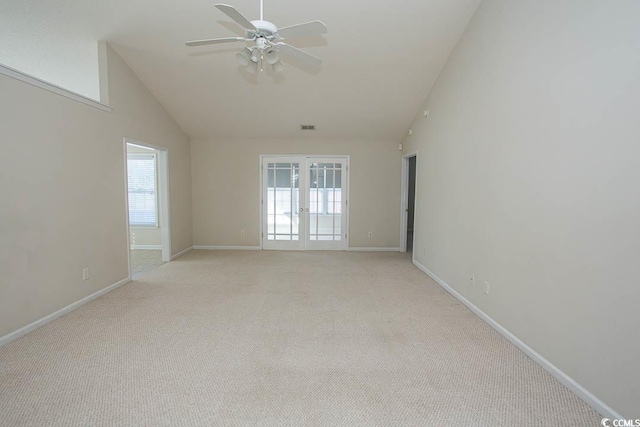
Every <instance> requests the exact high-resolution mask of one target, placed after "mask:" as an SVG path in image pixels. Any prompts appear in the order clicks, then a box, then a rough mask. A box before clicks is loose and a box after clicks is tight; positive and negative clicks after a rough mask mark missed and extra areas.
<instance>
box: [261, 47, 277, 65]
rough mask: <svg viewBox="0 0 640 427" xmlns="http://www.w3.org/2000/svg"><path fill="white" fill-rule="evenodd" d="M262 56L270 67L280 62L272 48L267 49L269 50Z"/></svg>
mask: <svg viewBox="0 0 640 427" xmlns="http://www.w3.org/2000/svg"><path fill="white" fill-rule="evenodd" d="M264 56H265V59H266V61H267V62H268V63H269V64H271V65H273V64H275V63H277V62H279V61H280V58H278V51H277V50H276V49H275V48H273V47H272V48H269V50H267V51H266V52H265V54H264Z"/></svg>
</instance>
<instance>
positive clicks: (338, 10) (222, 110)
mask: <svg viewBox="0 0 640 427" xmlns="http://www.w3.org/2000/svg"><path fill="white" fill-rule="evenodd" d="M216 2H217V1H214V0H181V1H175V0H172V1H169V0H137V1H131V0H130V1H124V0H102V1H101V0H60V1H56V2H42V1H37V0H0V4H2V3H13V4H21V5H25V4H27V3H30V4H31V7H29V8H27V7H24V6H21V8H20V9H21V10H22V13H23V15H25V16H23V17H22V19H21V20H16V18H15V16H14V17H13V21H14V22H17V21H21V25H20V28H22V29H23V30H24V31H27V30H29V31H35V32H38V31H46V32H48V33H49V34H50V33H52V32H53V33H56V34H60V33H65V32H68V33H70V34H73V37H75V38H82V37H84V38H85V39H89V38H92V39H93V40H96V39H106V40H107V41H108V42H109V43H110V44H111V46H113V48H114V49H115V50H116V51H117V52H118V53H119V54H120V55H121V56H122V57H123V58H124V60H125V61H126V62H127V63H128V64H129V66H131V68H132V69H133V70H134V71H135V73H136V74H137V75H138V76H139V77H140V79H141V80H142V81H143V82H144V83H145V84H146V85H147V87H148V88H149V89H150V90H151V91H152V92H153V94H154V95H155V96H156V98H157V99H158V100H159V101H160V102H161V103H162V104H163V105H164V106H165V108H166V109H167V110H168V111H169V113H170V114H171V115H172V116H173V117H174V118H175V120H176V121H177V122H178V124H179V125H180V126H181V127H182V128H183V129H184V131H185V132H186V133H187V134H188V135H189V136H190V137H192V138H199V139H214V138H265V139H276V138H287V139H292V138H299V137H302V134H301V132H300V130H299V126H300V124H315V125H317V129H318V130H317V131H316V132H315V133H313V137H314V138H327V139H333V138H336V139H337V138H340V139H400V138H401V137H402V136H403V135H404V133H405V132H406V130H407V127H408V126H409V124H410V123H411V121H412V119H413V117H414V115H415V114H416V112H417V109H418V108H419V107H420V105H421V103H422V102H423V101H424V99H425V98H426V96H427V94H428V91H429V90H430V88H431V86H432V84H433V83H434V81H435V79H436V77H437V75H438V73H439V71H440V69H441V68H442V66H443V65H444V63H445V61H446V59H447V57H448V56H449V54H450V53H451V51H452V49H453V48H454V46H455V44H456V42H457V41H458V39H459V37H460V36H461V34H462V32H463V31H464V29H465V27H466V25H467V23H468V22H469V20H470V18H471V16H472V15H473V12H474V11H475V9H476V7H477V5H478V3H479V2H480V0H405V1H403V2H397V1H381V0H370V1H352V0H347V1H345V0H325V1H322V2H319V1H315V2H314V1H309V0H298V1H291V0H286V1H285V0H265V5H264V13H265V16H264V18H265V20H268V21H271V22H273V23H275V24H276V25H277V26H280V27H284V26H288V25H293V24H297V23H301V22H306V21H311V20H316V19H319V20H321V21H323V22H324V23H325V24H326V25H327V27H328V29H329V32H328V34H326V35H325V36H323V37H315V38H309V39H299V40H287V42H288V43H290V44H292V45H294V46H297V47H300V48H303V49H304V50H306V51H307V52H309V53H311V54H313V55H315V56H317V57H319V58H322V59H323V60H324V62H323V65H322V67H321V69H320V70H308V69H307V70H303V69H300V68H297V67H296V66H295V64H294V63H292V62H285V58H282V59H283V63H284V66H285V70H284V72H282V73H281V75H279V76H273V75H271V74H270V73H269V72H263V73H261V74H260V75H259V76H258V78H256V77H255V76H252V75H248V74H246V73H245V72H241V71H240V68H239V65H238V63H237V62H236V59H235V54H236V52H238V51H240V50H241V49H242V47H243V45H242V43H238V44H227V45H215V46H203V47H195V48H189V47H186V46H185V45H184V42H185V41H187V40H194V39H203V38H216V37H229V36H237V35H242V33H241V30H240V28H239V27H238V26H237V25H236V24H234V23H233V22H232V21H231V20H230V19H229V18H228V17H226V16H225V15H224V14H223V13H222V12H220V11H219V10H218V9H216V8H215V7H214V3H216ZM221 2H223V3H227V4H231V5H233V6H234V7H236V9H238V10H239V11H240V12H242V13H243V14H244V15H245V16H247V17H248V18H249V19H250V20H253V19H258V18H259V10H260V9H259V0H221ZM14 9H15V8H14ZM16 13H18V12H16ZM14 14H15V13H14ZM25 22H26V24H25ZM43 22H46V23H47V25H45V26H44V28H43V25H42V23H43ZM29 23H30V25H29ZM71 29H73V30H71ZM70 37H71V36H70ZM40 38H41V39H43V38H47V36H46V34H42V35H41V37H40Z"/></svg>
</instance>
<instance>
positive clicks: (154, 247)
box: [131, 245, 162, 249]
mask: <svg viewBox="0 0 640 427" xmlns="http://www.w3.org/2000/svg"><path fill="white" fill-rule="evenodd" d="M131 249H162V245H131Z"/></svg>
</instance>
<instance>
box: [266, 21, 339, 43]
mask: <svg viewBox="0 0 640 427" xmlns="http://www.w3.org/2000/svg"><path fill="white" fill-rule="evenodd" d="M320 34H327V26H326V25H324V23H323V22H322V21H311V22H305V23H304V24H297V25H291V26H289V27H284V28H279V29H278V35H279V36H280V37H282V38H283V39H292V38H295V37H308V36H318V35H320Z"/></svg>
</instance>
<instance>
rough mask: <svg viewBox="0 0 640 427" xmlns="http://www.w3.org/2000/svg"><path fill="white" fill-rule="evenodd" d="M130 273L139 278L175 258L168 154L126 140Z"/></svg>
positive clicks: (152, 147)
mask: <svg viewBox="0 0 640 427" xmlns="http://www.w3.org/2000/svg"><path fill="white" fill-rule="evenodd" d="M124 146H125V161H126V168H125V171H126V180H125V182H126V192H127V198H126V200H127V232H128V237H129V248H128V249H129V271H130V276H131V277H132V278H133V279H135V278H138V277H140V276H142V275H144V274H146V273H148V272H150V271H152V270H155V269H156V268H158V267H160V266H161V265H162V264H164V263H165V262H168V261H169V260H170V259H171V243H170V228H169V225H170V224H169V188H168V182H169V181H168V153H167V150H166V149H164V148H162V147H157V146H152V145H149V144H144V143H141V142H139V141H133V140H130V139H125V144H124Z"/></svg>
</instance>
